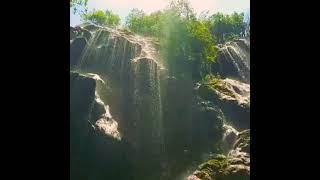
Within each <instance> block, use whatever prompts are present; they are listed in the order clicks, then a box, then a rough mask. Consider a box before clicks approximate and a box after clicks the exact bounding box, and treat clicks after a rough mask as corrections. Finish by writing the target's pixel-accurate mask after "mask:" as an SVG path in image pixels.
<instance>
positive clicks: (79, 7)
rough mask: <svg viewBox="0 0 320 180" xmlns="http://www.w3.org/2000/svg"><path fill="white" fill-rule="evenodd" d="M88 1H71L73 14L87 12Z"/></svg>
mask: <svg viewBox="0 0 320 180" xmlns="http://www.w3.org/2000/svg"><path fill="white" fill-rule="evenodd" d="M87 4H88V0H70V8H72V10H73V13H74V14H75V13H78V14H83V13H86V12H87V9H88V7H87Z"/></svg>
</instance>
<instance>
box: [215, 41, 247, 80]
mask: <svg viewBox="0 0 320 180" xmlns="http://www.w3.org/2000/svg"><path fill="white" fill-rule="evenodd" d="M218 49H219V50H218V55H217V63H215V64H214V65H213V67H212V69H213V72H214V73H218V74H219V75H220V76H221V77H223V78H232V79H237V80H239V81H242V82H245V83H250V40H248V39H239V40H234V41H231V42H227V43H225V44H223V45H219V46H218Z"/></svg>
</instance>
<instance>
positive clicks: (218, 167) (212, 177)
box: [186, 130, 250, 180]
mask: <svg viewBox="0 0 320 180" xmlns="http://www.w3.org/2000/svg"><path fill="white" fill-rule="evenodd" d="M248 147H249V148H248ZM248 149H250V130H245V131H243V132H240V133H239V135H238V140H237V143H236V144H235V145H234V149H233V150H231V151H230V152H229V154H228V155H227V156H224V155H216V156H215V157H213V158H212V159H210V160H208V161H207V162H205V163H203V164H201V165H200V166H199V167H198V170H196V171H195V172H194V173H193V174H192V175H190V176H188V177H187V178H186V179H187V180H190V179H197V178H198V179H201V180H204V179H205V180H226V179H227V180H240V179H241V180H246V179H248V180H249V179H250V150H249V152H248Z"/></svg>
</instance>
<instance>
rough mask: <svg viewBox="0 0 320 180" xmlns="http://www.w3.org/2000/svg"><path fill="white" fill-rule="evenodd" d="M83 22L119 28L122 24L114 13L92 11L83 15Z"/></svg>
mask: <svg viewBox="0 0 320 180" xmlns="http://www.w3.org/2000/svg"><path fill="white" fill-rule="evenodd" d="M81 17H82V21H84V22H89V23H93V24H97V25H101V26H109V27H117V26H118V25H119V24H120V17H119V16H118V15H116V14H114V13H113V12H112V11H108V10H107V11H105V12H104V11H102V10H92V11H91V12H88V13H84V14H82V15H81Z"/></svg>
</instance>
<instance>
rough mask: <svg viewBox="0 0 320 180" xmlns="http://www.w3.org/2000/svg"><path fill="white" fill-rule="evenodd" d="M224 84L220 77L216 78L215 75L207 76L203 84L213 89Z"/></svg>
mask: <svg viewBox="0 0 320 180" xmlns="http://www.w3.org/2000/svg"><path fill="white" fill-rule="evenodd" d="M222 83H223V81H222V80H221V79H220V77H219V76H215V75H213V74H207V75H206V76H205V77H204V78H203V79H202V84H205V85H210V86H212V87H216V86H220V85H221V84H222Z"/></svg>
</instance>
